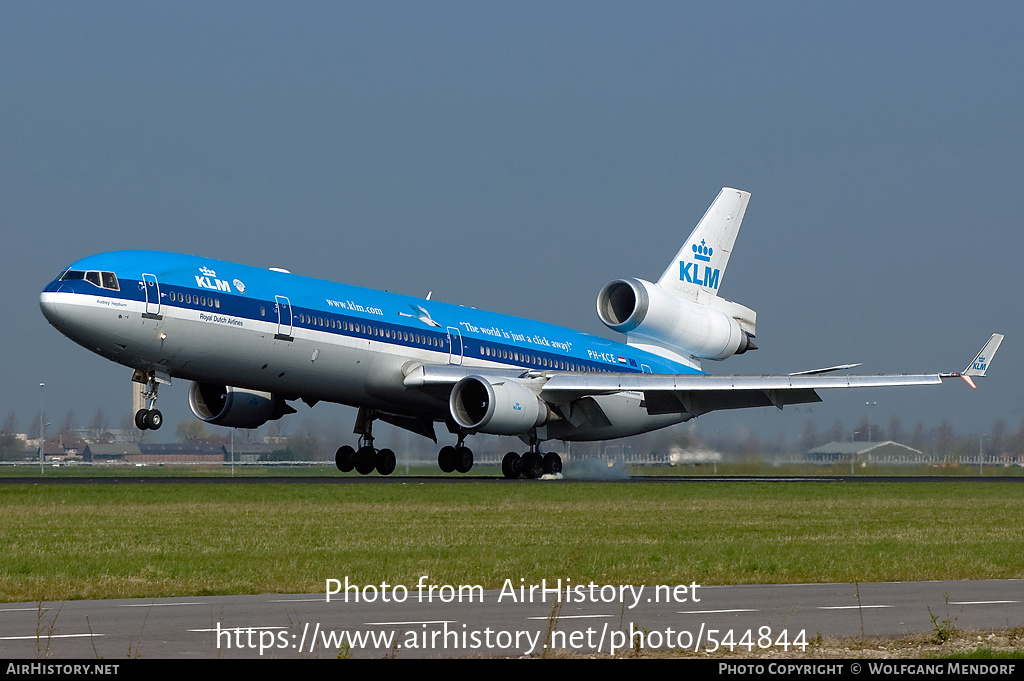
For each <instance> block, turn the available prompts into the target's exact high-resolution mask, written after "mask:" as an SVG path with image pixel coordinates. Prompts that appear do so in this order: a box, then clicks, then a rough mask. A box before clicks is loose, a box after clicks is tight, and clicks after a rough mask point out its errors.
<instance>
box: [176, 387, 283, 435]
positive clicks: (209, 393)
mask: <svg viewBox="0 0 1024 681" xmlns="http://www.w3.org/2000/svg"><path fill="white" fill-rule="evenodd" d="M188 406H189V407H191V409H192V413H193V414H195V415H196V418H198V419H202V420H203V421H206V422H207V423H212V424H213V425H215V426H226V427H228V428H259V427H260V426H262V425H263V424H264V423H266V422H267V421H274V420H276V419H279V418H281V417H282V416H284V415H285V414H294V413H295V410H294V409H292V408H291V407H290V406H288V403H287V402H285V401H284V400H283V399H282V398H281V397H280V396H279V395H273V394H271V393H264V392H259V391H257V390H246V389H244V388H233V387H232V386H230V385H227V386H226V385H220V384H216V383H193V384H192V387H191V388H190V389H189V391H188Z"/></svg>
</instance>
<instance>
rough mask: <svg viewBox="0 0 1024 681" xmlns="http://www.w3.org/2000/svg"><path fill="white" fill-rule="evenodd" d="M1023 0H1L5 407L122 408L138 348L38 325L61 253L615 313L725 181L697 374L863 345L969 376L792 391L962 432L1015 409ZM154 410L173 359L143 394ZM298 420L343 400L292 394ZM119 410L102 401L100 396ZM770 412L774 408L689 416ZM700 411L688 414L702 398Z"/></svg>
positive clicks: (712, 424) (899, 363)
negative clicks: (180, 260)
mask: <svg viewBox="0 0 1024 681" xmlns="http://www.w3.org/2000/svg"><path fill="white" fill-rule="evenodd" d="M1022 15H1024V9H1022V8H1021V6H1019V5H1018V4H1014V3H984V2H982V3H970V4H965V3H942V2H929V3H924V2H907V3H881V2H878V3H873V2H869V3H812V2H783V3H753V2H739V3H732V2H719V3H687V2H665V3H661V2H643V3H611V2H608V3H602V2H558V3H530V2H515V3H499V2H492V3H472V2H429V3H423V2H386V3H369V2H365V3H345V2H303V3H266V2H214V3H198V2H195V3H192V2H180V3H173V4H172V3H137V2H92V3H73V2H48V3H21V2H8V3H3V4H2V5H0V63H2V64H3V65H4V68H3V69H0V92H2V95H0V225H2V228H3V234H4V245H5V248H4V252H5V254H6V258H5V259H4V261H5V262H4V267H3V268H2V270H0V282H2V284H3V291H4V295H3V296H2V298H0V311H2V312H3V318H4V320H5V322H6V333H4V334H3V338H2V340H0V353H2V357H3V362H2V363H0V384H2V385H3V386H4V390H3V391H2V392H0V413H2V414H6V413H8V412H9V411H10V410H11V409H14V410H15V411H16V412H17V414H18V418H19V422H20V424H21V425H22V427H23V428H24V427H25V425H26V424H27V421H28V420H29V419H31V418H33V417H34V415H35V414H37V410H38V402H39V388H38V384H39V382H40V381H45V382H46V383H47V389H46V394H45V396H44V399H45V401H46V410H47V412H48V413H49V415H50V420H51V421H53V422H55V423H56V422H59V420H60V419H61V418H62V417H63V415H64V414H65V413H66V411H67V410H69V409H73V410H74V411H75V413H76V415H77V416H78V418H79V420H81V421H83V422H87V421H88V420H89V419H90V418H91V416H92V414H93V413H94V412H95V409H96V407H97V406H103V407H104V409H105V411H106V412H107V413H108V414H110V415H112V416H114V415H115V414H119V413H120V411H123V410H126V409H128V382H129V376H130V370H128V369H125V368H122V367H119V366H117V365H113V364H110V363H108V362H106V361H104V360H102V359H100V358H98V357H96V356H94V355H91V354H90V353H88V352H87V351H85V350H83V349H82V348H79V347H78V346H76V345H74V344H72V343H71V342H70V341H68V340H66V339H65V338H63V337H62V336H60V334H58V333H57V332H56V331H54V330H53V329H52V328H50V327H49V326H48V325H47V324H46V322H45V320H44V319H43V317H42V315H41V314H40V313H39V310H38V294H39V291H40V290H41V288H42V287H43V286H44V285H45V283H46V282H47V281H48V280H49V279H51V278H52V277H53V276H54V275H56V274H57V273H58V272H59V271H60V270H61V268H63V267H65V266H66V265H67V264H69V263H70V262H72V261H74V260H76V259H79V258H81V257H83V256H85V255H88V254H92V253H96V252H102V251H107V250H115V249H122V248H153V249H160V250H171V251H183V252H187V253H194V254H202V255H208V256H210V257H215V258H220V259H225V260H234V261H239V262H244V263H246V264H251V265H258V266H280V267H285V268H288V269H290V270H292V271H293V272H298V273H302V274H305V275H309V276H314V277H322V278H328V279H334V280H338V281H345V282H348V283H353V284H357V285H361V286H368V287H373V288H382V289H388V290H392V291H397V292H401V293H406V294H410V295H425V294H426V292H427V291H431V290H432V291H433V292H434V293H433V296H434V298H435V299H439V300H444V301H447V302H453V303H460V304H466V305H473V306H476V307H480V308H486V309H493V310H496V311H500V312H503V313H509V314H515V315H520V316H528V317H532V318H536V319H540V320H543V321H546V322H553V323H558V324H563V325H566V326H570V327H573V328H577V329H580V330H583V331H589V332H594V333H601V334H605V335H608V336H610V337H613V334H611V332H608V331H606V330H604V328H603V327H602V325H601V324H600V322H599V321H598V319H597V317H596V314H595V312H594V300H595V298H596V296H597V292H598V290H599V289H600V288H601V286H602V285H603V284H604V283H606V282H607V281H609V280H611V279H614V278H618V277H623V276H638V277H643V278H648V279H653V278H656V277H657V276H659V275H660V273H661V272H662V271H663V269H664V268H665V266H666V265H667V264H668V261H669V260H670V259H671V258H672V256H673V255H674V254H675V252H676V250H677V249H678V248H679V245H680V244H681V243H682V241H683V239H684V238H685V237H686V235H687V234H688V233H689V231H690V229H691V228H692V227H693V225H694V224H695V223H696V221H697V220H698V219H699V218H700V217H701V215H702V214H703V212H704V210H705V209H706V207H707V205H708V204H709V203H710V202H711V201H712V200H713V199H714V197H715V196H716V194H717V192H718V190H719V189H720V188H721V187H722V186H732V187H738V188H740V189H745V190H747V191H750V192H751V193H752V198H751V202H750V206H749V208H748V211H747V216H746V220H745V222H744V227H743V231H742V232H741V234H740V238H739V241H738V243H737V248H736V251H735V254H734V255H733V257H732V260H731V262H730V268H729V271H728V273H727V275H726V276H725V278H724V281H723V285H722V288H721V295H723V296H724V297H726V298H728V299H730V300H735V301H736V302H739V303H742V304H744V305H746V306H748V307H751V308H753V309H755V310H757V312H758V322H759V323H758V337H757V342H758V345H759V347H760V348H761V349H760V350H758V351H757V352H753V353H747V354H746V355H744V356H742V357H736V358H733V359H731V360H728V361H726V362H723V363H710V364H709V367H708V368H709V369H710V370H711V371H713V372H714V373H742V374H752V373H780V372H789V371H796V370H802V369H811V368H816V367H820V366H828V365H832V364H838V363H844V362H856V361H859V362H863V363H864V366H863V367H862V370H864V371H865V372H866V373H880V372H919V371H948V370H959V369H962V368H963V366H964V365H965V364H966V363H967V361H968V360H970V359H971V357H972V356H973V353H974V352H976V351H977V349H979V348H980V347H981V345H982V343H983V342H984V341H985V339H986V338H987V337H988V336H989V334H990V333H992V332H993V331H999V332H1002V333H1005V334H1006V335H1007V340H1006V342H1005V343H1004V345H1003V349H1002V351H1001V353H1000V355H999V357H998V358H997V359H996V361H995V362H994V364H993V374H992V376H990V377H988V378H987V379H985V381H984V384H983V385H982V386H981V388H980V389H979V390H978V391H971V390H969V389H967V387H966V386H964V385H957V384H953V385H947V386H944V387H943V388H924V389H913V390H912V389H898V390H888V391H855V392H850V393H848V394H844V395H839V394H836V393H827V394H826V395H825V398H826V402H825V404H824V405H820V406H817V407H815V408H814V411H813V412H810V413H805V412H801V413H799V414H795V415H794V414H790V415H789V416H787V417H785V418H786V421H787V422H788V425H787V426H785V427H787V428H788V429H789V431H790V433H791V434H793V433H795V434H797V435H798V434H799V429H800V427H801V426H802V423H803V421H804V420H805V419H806V418H808V417H810V418H815V419H817V420H818V421H819V426H820V427H821V428H828V427H829V426H831V424H832V423H833V422H834V421H835V419H836V418H837V417H839V418H843V419H844V421H845V422H847V424H848V425H850V426H853V425H854V422H855V421H857V420H859V419H860V418H861V417H862V416H863V415H864V402H865V401H877V402H878V403H879V406H878V407H876V408H874V409H877V412H876V413H875V414H873V418H877V419H878V420H887V419H888V417H889V416H890V415H892V414H896V415H899V416H900V417H901V419H902V421H903V423H904V427H905V428H909V427H912V425H913V423H915V422H916V421H918V420H922V421H924V422H925V423H926V424H927V425H934V424H937V423H938V422H939V421H940V420H941V419H942V418H945V417H948V418H951V419H952V420H953V421H954V423H955V424H956V425H957V427H958V429H962V430H974V431H978V432H982V431H984V430H986V429H987V428H988V427H989V425H990V424H991V423H992V421H993V420H995V418H998V417H1002V418H1005V419H1006V420H1007V421H1008V423H1009V424H1010V426H1011V428H1012V429H1015V428H1016V427H1017V424H1018V423H1019V422H1020V420H1021V417H1022V415H1024V399H1022V392H1021V390H1020V388H1019V387H1018V377H1019V373H1020V363H1019V359H1018V358H1019V352H1018V350H1017V348H1018V347H1019V339H1020V338H1022V337H1024V329H1022V328H1021V327H1022V325H1024V322H1022V321H1021V316H1020V315H1019V314H1017V307H1018V295H1017V292H1018V290H1019V284H1018V277H1017V271H1018V268H1017V262H1016V261H1017V259H1018V254H1019V252H1020V249H1021V235H1020V217H1019V215H1020V209H1019V207H1018V204H1019V201H1020V199H1019V185H1020V183H1021V179H1022V173H1021V159H1022V152H1024V145H1022V139H1024V136H1022V133H1021V127H1020V125H1021V124H1020V121H1021V120H1024V116H1022V115H1021V114H1022V109H1024V107H1022V97H1024V88H1022V87H1021V85H1022V80H1021V78H1022V77H1021V74H1022V73H1024V43H1022V41H1021V40H1020V36H1019V26H1020V25H1021V24H1022V21H1021V20H1022V18H1024V16H1022ZM160 407H161V409H162V410H163V411H164V413H165V415H166V416H167V418H168V421H169V424H168V425H169V426H170V428H169V429H168V433H169V435H168V436H169V437H171V436H173V423H174V422H175V421H176V420H177V419H179V418H186V417H187V405H186V386H185V385H183V384H182V385H178V384H175V385H174V386H171V388H170V389H164V390H163V391H162V392H161V401H160ZM302 410H303V411H302V414H301V415H297V416H293V417H291V418H292V419H301V418H306V417H307V416H309V415H313V416H314V417H315V418H318V419H323V420H327V421H337V422H338V423H339V424H340V425H339V429H340V430H341V431H342V432H348V431H349V430H350V427H351V423H350V421H351V418H352V416H351V412H350V411H349V410H346V409H342V408H339V407H332V406H330V405H322V406H318V407H317V408H316V409H314V410H313V411H309V410H307V409H306V408H305V407H302ZM112 420H114V421H115V425H116V421H117V420H118V419H117V418H112ZM698 424H699V425H700V426H701V427H703V428H706V429H714V430H720V429H726V428H734V427H738V426H742V425H747V426H751V427H758V428H764V429H765V434H766V435H767V436H770V435H771V433H772V429H773V428H779V427H782V425H783V417H782V416H781V415H778V414H772V413H769V411H768V410H755V411H752V412H747V413H744V412H734V413H727V414H722V415H710V416H707V417H702V418H701V419H699V421H698ZM704 424H707V425H704Z"/></svg>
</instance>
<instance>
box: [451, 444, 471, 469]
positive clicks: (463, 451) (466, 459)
mask: <svg viewBox="0 0 1024 681" xmlns="http://www.w3.org/2000/svg"><path fill="white" fill-rule="evenodd" d="M471 468H473V450H472V449H470V448H469V447H456V448H455V470H457V471H458V472H460V473H468V472H469V471H470V469H471Z"/></svg>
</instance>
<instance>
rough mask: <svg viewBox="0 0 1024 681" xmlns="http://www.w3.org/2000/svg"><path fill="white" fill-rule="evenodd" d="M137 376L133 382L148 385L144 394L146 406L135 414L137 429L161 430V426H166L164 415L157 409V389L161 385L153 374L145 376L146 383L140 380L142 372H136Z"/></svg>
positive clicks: (133, 378)
mask: <svg viewBox="0 0 1024 681" xmlns="http://www.w3.org/2000/svg"><path fill="white" fill-rule="evenodd" d="M135 374H136V375H135V376H133V377H132V380H134V381H136V382H138V383H145V384H146V391H145V392H144V393H143V394H142V396H143V398H144V399H145V401H146V406H145V408H143V409H140V410H138V411H137V412H135V427H136V428H138V429H139V430H159V429H160V426H162V425H164V415H163V414H161V413H160V410H159V409H157V408H156V389H157V387H159V383H157V380H156V378H155V377H154V376H153V373H152V372H150V373H149V374H146V375H145V379H146V380H145V381H142V380H138V378H139V377H140V376H141V375H142V374H141V372H138V371H136V372H135Z"/></svg>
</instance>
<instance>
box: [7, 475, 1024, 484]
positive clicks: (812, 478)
mask: <svg viewBox="0 0 1024 681" xmlns="http://www.w3.org/2000/svg"><path fill="white" fill-rule="evenodd" d="M580 482H590V483H595V482H596V483H608V484H613V483H620V484H621V483H629V484H645V483H673V484H701V483H729V482H771V483H781V482H791V483H793V482H834V483H877V482H920V483H925V482H975V483H977V482H983V483H1004V482H1013V483H1024V476H1019V475H1017V476H1012V475H992V476H984V477H979V476H955V477H954V476H948V475H861V476H857V475H780V476H764V475H743V476H741V475H727V476H688V475H638V476H632V477H622V478H569V477H566V478H558V479H553V478H552V479H543V478H542V479H539V480H527V479H525V478H521V479H518V480H506V479H505V478H503V477H501V476H473V475H449V476H444V475H390V476H380V475H368V476H352V475H338V476H330V475H326V476H300V475H277V476H259V477H254V476H236V477H231V476H151V477H150V476H123V477H122V476H109V477H107V476H96V477H63V476H45V475H44V476H32V477H12V476H7V477H0V485H162V484H189V483H191V484H207V485H257V484H264V483H267V484H275V485H352V484H367V485H387V484H399V485H402V484H417V485H422V484H441V483H459V484H467V483H489V484H500V485H536V484H544V483H551V484H572V483H580Z"/></svg>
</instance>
